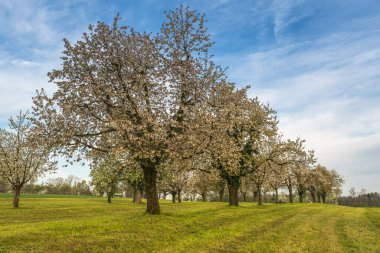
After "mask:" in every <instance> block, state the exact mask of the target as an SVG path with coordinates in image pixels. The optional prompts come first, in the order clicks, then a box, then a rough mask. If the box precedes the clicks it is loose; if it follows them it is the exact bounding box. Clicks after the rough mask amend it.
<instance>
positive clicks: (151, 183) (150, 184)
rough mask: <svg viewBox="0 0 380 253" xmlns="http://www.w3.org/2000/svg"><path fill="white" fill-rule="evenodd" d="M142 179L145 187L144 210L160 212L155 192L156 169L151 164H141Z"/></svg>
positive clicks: (150, 212)
mask: <svg viewBox="0 0 380 253" xmlns="http://www.w3.org/2000/svg"><path fill="white" fill-rule="evenodd" d="M142 168H143V171H144V181H145V189H146V199H147V201H146V212H147V213H149V214H160V204H159V202H158V194H157V170H156V167H155V166H153V165H151V164H143V166H142Z"/></svg>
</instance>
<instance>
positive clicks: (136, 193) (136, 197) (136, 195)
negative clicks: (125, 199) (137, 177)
mask: <svg viewBox="0 0 380 253" xmlns="http://www.w3.org/2000/svg"><path fill="white" fill-rule="evenodd" d="M133 203H135V204H141V203H142V194H141V189H140V187H138V186H137V187H135V188H134V189H133Z"/></svg>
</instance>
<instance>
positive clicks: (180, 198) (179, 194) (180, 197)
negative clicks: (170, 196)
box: [177, 190, 182, 203]
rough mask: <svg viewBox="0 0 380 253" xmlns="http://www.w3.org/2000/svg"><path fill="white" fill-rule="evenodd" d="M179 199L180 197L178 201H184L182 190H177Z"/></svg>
mask: <svg viewBox="0 0 380 253" xmlns="http://www.w3.org/2000/svg"><path fill="white" fill-rule="evenodd" d="M177 199H178V203H182V196H181V190H178V191H177Z"/></svg>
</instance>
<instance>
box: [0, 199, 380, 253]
mask: <svg viewBox="0 0 380 253" xmlns="http://www.w3.org/2000/svg"><path fill="white" fill-rule="evenodd" d="M44 197H45V198H32V196H28V198H26V196H24V197H23V198H22V199H21V201H20V208H19V209H14V208H12V207H11V206H12V199H11V198H9V197H8V198H6V197H4V196H3V198H0V252H16V251H17V252H112V251H116V252H236V251H240V252H380V208H352V207H342V206H334V205H323V204H285V205H271V204H267V205H264V206H257V205H256V204H255V203H241V207H238V208H236V207H228V206H227V205H226V203H201V202H184V203H182V204H171V203H169V202H167V201H165V202H161V208H162V214H161V215H160V216H151V215H147V214H144V210H145V205H134V204H132V203H131V201H130V200H129V199H121V198H116V199H114V203H112V204H111V205H110V204H107V203H106V200H105V199H103V198H94V197H93V198H88V197H87V198H46V197H47V196H44Z"/></svg>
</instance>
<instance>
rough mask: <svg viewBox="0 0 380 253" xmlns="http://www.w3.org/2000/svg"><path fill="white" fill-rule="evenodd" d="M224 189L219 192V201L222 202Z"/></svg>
mask: <svg viewBox="0 0 380 253" xmlns="http://www.w3.org/2000/svg"><path fill="white" fill-rule="evenodd" d="M223 195H224V189H223V190H220V191H219V201H220V202H223Z"/></svg>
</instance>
